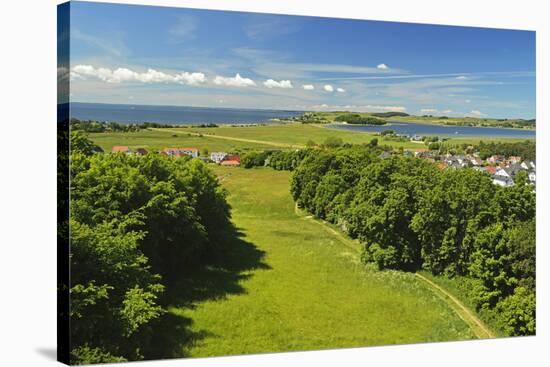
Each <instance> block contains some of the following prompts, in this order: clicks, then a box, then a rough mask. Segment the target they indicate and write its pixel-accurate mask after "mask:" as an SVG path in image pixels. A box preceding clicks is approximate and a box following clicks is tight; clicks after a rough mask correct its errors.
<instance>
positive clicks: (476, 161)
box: [470, 157, 483, 167]
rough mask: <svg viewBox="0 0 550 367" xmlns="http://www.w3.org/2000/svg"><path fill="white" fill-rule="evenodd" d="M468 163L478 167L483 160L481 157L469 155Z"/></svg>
mask: <svg viewBox="0 0 550 367" xmlns="http://www.w3.org/2000/svg"><path fill="white" fill-rule="evenodd" d="M470 163H471V164H472V166H474V167H480V166H481V165H482V164H483V161H482V160H481V159H479V158H477V157H471V158H470Z"/></svg>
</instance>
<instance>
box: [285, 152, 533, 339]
mask: <svg viewBox="0 0 550 367" xmlns="http://www.w3.org/2000/svg"><path fill="white" fill-rule="evenodd" d="M362 149H363V152H362V154H358V153H359V152H360V150H359V148H358V147H352V148H340V149H334V150H327V151H323V152H318V153H317V154H315V155H310V156H308V157H306V158H305V159H304V160H303V161H302V163H301V165H300V166H298V168H297V169H296V170H295V172H294V174H293V176H292V181H291V193H292V196H293V198H294V200H295V201H296V203H297V204H298V205H299V206H300V207H302V208H305V209H307V210H308V211H309V212H310V213H313V214H314V215H315V216H317V217H319V218H321V219H325V220H327V221H329V222H331V223H334V224H336V225H339V226H340V227H341V228H343V229H344V230H345V231H347V233H348V234H349V235H350V236H351V237H352V238H358V239H359V240H360V241H361V242H362V243H363V245H364V251H363V255H362V258H363V260H364V261H365V262H368V263H375V264H376V265H377V266H378V267H379V268H380V269H399V270H406V271H417V270H419V269H426V270H428V271H430V272H431V273H432V274H435V275H437V274H443V275H446V276H449V277H457V276H461V277H470V278H472V279H473V281H472V283H471V289H470V296H471V297H472V299H473V300H474V303H475V305H476V307H477V308H478V309H483V310H495V309H496V307H501V308H503V309H504V308H506V309H507V310H508V311H507V312H508V313H509V314H513V313H514V312H516V313H518V312H519V313H521V312H527V313H528V314H529V312H530V311H529V310H528V309H527V310H523V311H520V310H519V308H521V307H523V306H525V307H530V304H526V303H522V304H519V306H517V307H516V306H514V307H512V305H517V302H515V301H514V298H511V299H510V300H509V301H506V303H504V305H502V304H501V302H503V300H505V299H508V298H509V297H512V296H513V295H514V294H515V292H517V290H518V289H519V288H520V287H521V288H523V289H526V290H527V291H528V292H534V288H535V228H534V218H535V194H534V193H533V191H532V187H531V186H530V185H528V184H527V178H526V177H524V176H522V175H518V179H517V180H516V184H515V185H514V186H512V187H511V188H503V187H499V186H495V185H494V184H493V183H492V181H491V179H490V177H489V176H487V175H485V174H483V173H481V172H478V171H476V170H473V169H461V170H443V171H440V170H438V169H437V168H436V167H435V165H434V164H433V163H430V162H427V161H425V160H421V159H417V158H405V157H403V156H393V157H391V158H389V159H380V158H379V156H378V155H376V154H375V152H376V150H375V149H374V148H372V147H370V148H369V147H363V148H362ZM499 304H501V306H498V305H499ZM503 317H505V318H509V317H511V316H509V315H508V316H503ZM522 317H523V319H525V318H526V316H522ZM506 322H511V321H509V320H508V321H506ZM518 328H519V329H517V330H521V331H517V330H516V329H514V330H515V331H513V333H516V332H528V330H530V329H529V327H528V326H525V325H523V326H518ZM506 330H509V331H510V329H506ZM510 332H512V331H510ZM514 335H515V334H514Z"/></svg>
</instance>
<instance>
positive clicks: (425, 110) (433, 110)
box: [420, 108, 437, 113]
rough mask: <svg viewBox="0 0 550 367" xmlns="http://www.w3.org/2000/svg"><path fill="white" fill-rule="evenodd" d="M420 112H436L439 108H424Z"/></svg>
mask: <svg viewBox="0 0 550 367" xmlns="http://www.w3.org/2000/svg"><path fill="white" fill-rule="evenodd" d="M420 112H422V113H434V112H437V110H436V109H435V108H422V109H421V110H420Z"/></svg>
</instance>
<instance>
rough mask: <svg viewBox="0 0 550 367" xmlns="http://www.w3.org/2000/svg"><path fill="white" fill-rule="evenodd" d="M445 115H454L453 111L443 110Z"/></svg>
mask: <svg viewBox="0 0 550 367" xmlns="http://www.w3.org/2000/svg"><path fill="white" fill-rule="evenodd" d="M443 113H445V114H449V113H453V110H443Z"/></svg>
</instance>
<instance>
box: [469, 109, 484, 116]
mask: <svg viewBox="0 0 550 367" xmlns="http://www.w3.org/2000/svg"><path fill="white" fill-rule="evenodd" d="M469 115H470V116H474V117H480V116H485V114H484V113H483V112H481V111H479V110H471V111H470V113H469Z"/></svg>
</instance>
